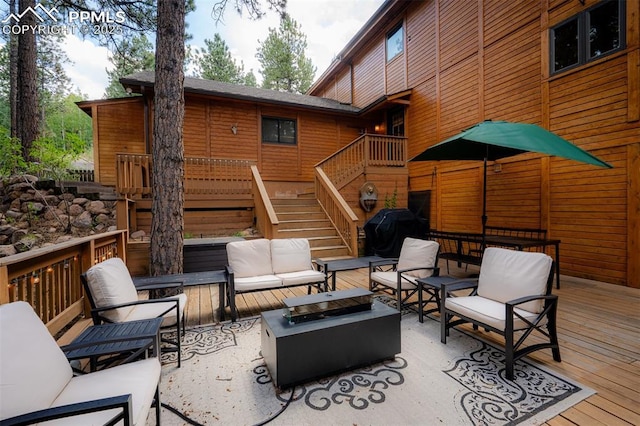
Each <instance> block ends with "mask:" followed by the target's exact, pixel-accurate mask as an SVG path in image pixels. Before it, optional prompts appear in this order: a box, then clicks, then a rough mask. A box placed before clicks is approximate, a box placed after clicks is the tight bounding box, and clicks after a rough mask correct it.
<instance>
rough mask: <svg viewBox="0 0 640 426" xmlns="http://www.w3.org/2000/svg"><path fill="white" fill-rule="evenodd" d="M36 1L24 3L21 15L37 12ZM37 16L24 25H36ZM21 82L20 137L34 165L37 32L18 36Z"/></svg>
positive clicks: (28, 16)
mask: <svg viewBox="0 0 640 426" xmlns="http://www.w3.org/2000/svg"><path fill="white" fill-rule="evenodd" d="M35 6H36V2H35V0H20V7H19V9H20V13H22V12H24V10H25V9H27V8H28V7H31V8H35ZM36 24H37V22H36V18H35V15H34V14H33V13H27V14H25V15H24V16H22V18H21V19H20V25H30V26H31V25H36ZM17 71H18V75H17V77H18V79H17V80H18V81H17V89H18V90H17V102H16V135H17V137H18V138H19V139H20V141H21V143H22V156H23V157H24V159H25V160H27V161H30V160H31V157H30V155H29V152H30V151H31V146H32V145H33V141H34V140H35V139H37V137H38V130H39V125H38V122H39V120H38V69H37V66H36V36H35V33H34V32H33V31H23V32H22V33H20V35H19V36H18V70H17Z"/></svg>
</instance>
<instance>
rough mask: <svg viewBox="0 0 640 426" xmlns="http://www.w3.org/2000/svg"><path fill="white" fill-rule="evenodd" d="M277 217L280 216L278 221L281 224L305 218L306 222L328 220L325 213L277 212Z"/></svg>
mask: <svg viewBox="0 0 640 426" xmlns="http://www.w3.org/2000/svg"><path fill="white" fill-rule="evenodd" d="M276 215H277V216H278V220H279V221H280V223H282V221H289V220H299V219H300V218H305V220H310V219H316V220H324V219H326V218H327V215H326V214H325V212H323V211H308V212H305V211H295V212H278V211H276Z"/></svg>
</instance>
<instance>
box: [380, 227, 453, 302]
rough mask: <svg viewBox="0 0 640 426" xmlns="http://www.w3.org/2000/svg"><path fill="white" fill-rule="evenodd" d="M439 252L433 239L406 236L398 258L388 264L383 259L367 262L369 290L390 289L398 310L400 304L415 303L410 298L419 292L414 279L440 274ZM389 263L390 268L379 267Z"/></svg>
mask: <svg viewBox="0 0 640 426" xmlns="http://www.w3.org/2000/svg"><path fill="white" fill-rule="evenodd" d="M439 251H440V245H439V244H438V243H437V242H435V241H430V240H421V239H417V238H411V237H407V238H405V239H404V241H403V242H402V248H401V249H400V257H399V258H398V260H397V261H395V262H393V263H391V262H390V261H389V259H385V260H383V261H379V262H371V263H370V264H369V290H371V291H380V290H387V291H389V290H390V291H391V293H392V294H394V295H395V296H396V298H397V300H398V302H397V308H398V310H399V311H401V310H402V308H403V307H406V306H411V305H414V304H418V302H410V301H409V299H410V298H411V296H413V295H414V294H415V293H416V292H417V291H418V284H417V283H416V279H418V278H426V277H429V276H432V275H439V273H440V268H439V267H438V253H439ZM390 264H392V265H393V266H392V268H391V270H382V269H383V267H384V266H385V265H386V266H387V268H388V266H389V265H390ZM420 308H422V307H420Z"/></svg>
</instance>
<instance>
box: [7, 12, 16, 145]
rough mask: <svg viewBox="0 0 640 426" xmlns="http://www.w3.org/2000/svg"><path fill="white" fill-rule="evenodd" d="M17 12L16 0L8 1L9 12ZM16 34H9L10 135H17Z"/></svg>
mask: <svg viewBox="0 0 640 426" xmlns="http://www.w3.org/2000/svg"><path fill="white" fill-rule="evenodd" d="M17 12H18V0H10V1H9V13H17ZM17 105H18V35H17V34H13V33H11V34H10V35H9V110H10V111H11V137H12V138H17V137H18V128H17V123H18V111H17Z"/></svg>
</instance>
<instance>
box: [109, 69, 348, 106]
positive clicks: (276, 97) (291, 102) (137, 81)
mask: <svg viewBox="0 0 640 426" xmlns="http://www.w3.org/2000/svg"><path fill="white" fill-rule="evenodd" d="M120 83H121V84H122V85H123V86H124V87H125V88H130V89H131V90H132V91H133V92H134V93H141V92H143V91H144V88H147V87H149V88H153V86H154V84H155V73H154V72H153V71H143V72H138V73H135V74H130V75H127V76H125V77H122V78H120ZM184 92H185V93H195V94H200V95H205V96H206V95H209V96H216V97H221V98H229V99H239V100H244V101H253V102H260V103H267V104H277V105H280V106H291V107H296V108H306V109H313V110H321V111H326V112H333V113H340V114H344V113H348V114H354V115H355V114H358V113H359V112H360V108H356V107H354V106H352V105H346V104H342V103H340V102H338V101H335V100H333V99H327V98H320V97H317V96H309V95H299V94H295V93H288V92H279V91H277V90H269V89H259V88H256V87H249V86H241V85H238V84H231V83H223V82H221V81H214V80H206V79H203V78H193V77H185V79H184Z"/></svg>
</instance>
